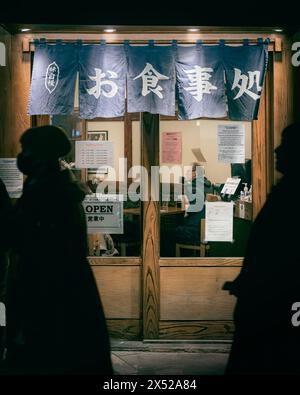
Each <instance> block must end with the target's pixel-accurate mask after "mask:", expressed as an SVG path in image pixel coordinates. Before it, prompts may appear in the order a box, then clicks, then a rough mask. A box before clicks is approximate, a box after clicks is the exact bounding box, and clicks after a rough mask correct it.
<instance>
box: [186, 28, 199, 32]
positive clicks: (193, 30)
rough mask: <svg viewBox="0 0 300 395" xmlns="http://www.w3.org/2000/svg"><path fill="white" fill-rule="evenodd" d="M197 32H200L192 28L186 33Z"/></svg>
mask: <svg viewBox="0 0 300 395" xmlns="http://www.w3.org/2000/svg"><path fill="white" fill-rule="evenodd" d="M199 30H200V29H194V28H192V29H187V31H188V32H199Z"/></svg>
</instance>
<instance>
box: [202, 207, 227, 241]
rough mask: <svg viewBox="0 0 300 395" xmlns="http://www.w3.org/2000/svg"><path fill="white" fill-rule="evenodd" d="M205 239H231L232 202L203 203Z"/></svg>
mask: <svg viewBox="0 0 300 395" xmlns="http://www.w3.org/2000/svg"><path fill="white" fill-rule="evenodd" d="M205 206H206V208H205V241H229V242H232V241H233V202H206V203H205Z"/></svg>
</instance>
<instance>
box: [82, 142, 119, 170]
mask: <svg viewBox="0 0 300 395" xmlns="http://www.w3.org/2000/svg"><path fill="white" fill-rule="evenodd" d="M113 164H114V145H113V142H111V141H76V145H75V167H76V168H78V169H88V168H99V169H103V168H107V166H111V167H113Z"/></svg>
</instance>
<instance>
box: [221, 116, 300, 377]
mask: <svg viewBox="0 0 300 395" xmlns="http://www.w3.org/2000/svg"><path fill="white" fill-rule="evenodd" d="M299 147H300V124H299V123H295V124H292V125H290V126H288V127H287V128H286V129H284V131H283V133H282V140H281V144H280V145H279V147H278V148H277V149H276V150H275V153H276V157H277V162H276V168H277V170H278V171H279V172H281V173H282V174H283V177H282V178H281V179H280V181H279V182H278V183H277V185H276V186H274V187H273V189H272V190H271V192H270V194H269V195H268V198H267V201H266V203H265V204H264V206H263V208H262V209H261V211H260V213H259V214H258V216H257V218H256V219H255V221H254V223H253V226H252V230H251V233H250V237H249V240H248V245H247V250H246V254H245V259H244V263H243V267H242V269H241V272H240V274H239V275H238V277H237V278H236V279H235V280H234V281H233V282H232V283H226V285H224V289H229V290H230V293H231V294H233V295H235V296H236V297H237V303H236V307H235V311H234V323H235V334H234V339H233V344H232V348H231V352H230V356H229V360H228V364H227V369H226V373H227V374H253V375H254V374H299V373H300V327H297V326H294V325H293V323H292V316H293V315H294V314H295V311H292V306H293V304H294V303H295V302H300V247H299V229H298V227H299V224H300V210H299V207H298V198H299V190H300V188H299V170H300V166H299ZM299 324H300V321H299Z"/></svg>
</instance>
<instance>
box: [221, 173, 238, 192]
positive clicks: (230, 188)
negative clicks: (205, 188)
mask: <svg viewBox="0 0 300 395" xmlns="http://www.w3.org/2000/svg"><path fill="white" fill-rule="evenodd" d="M240 181H241V179H240V178H230V177H229V178H227V180H226V182H225V184H224V186H223V188H222V191H221V193H225V194H226V195H234V194H235V191H236V189H237V187H238V186H239V183H240Z"/></svg>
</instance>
